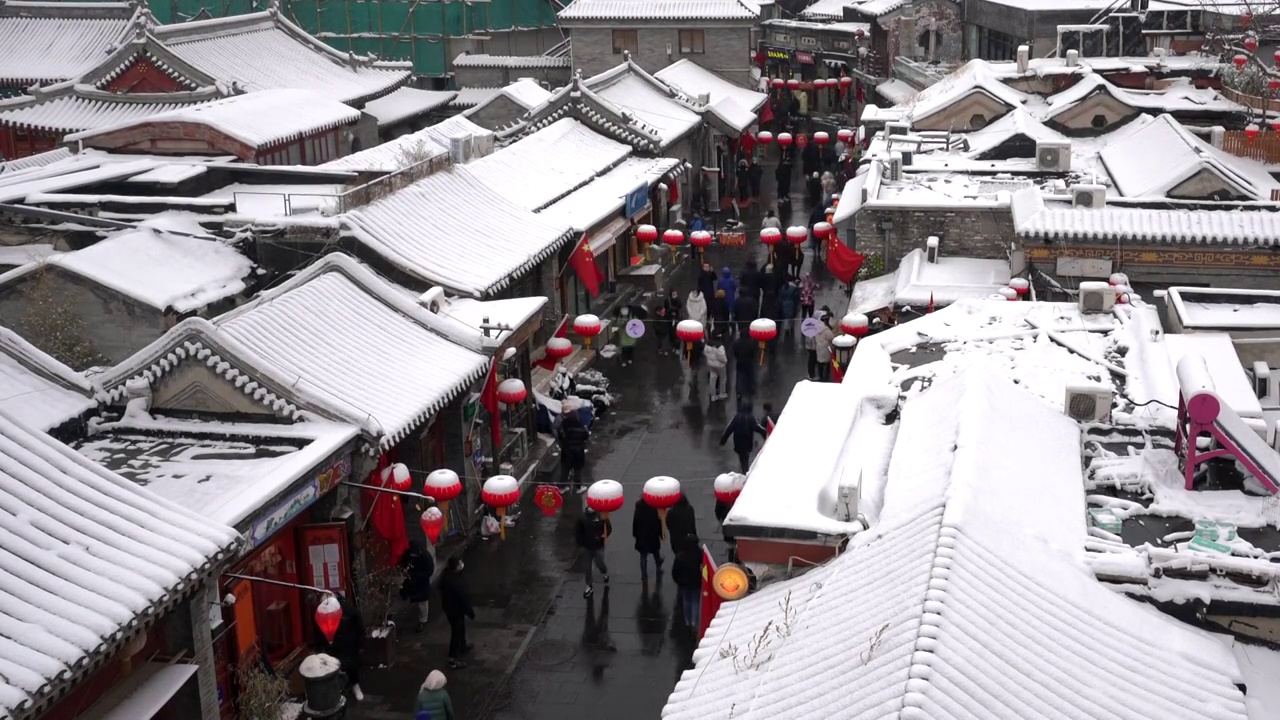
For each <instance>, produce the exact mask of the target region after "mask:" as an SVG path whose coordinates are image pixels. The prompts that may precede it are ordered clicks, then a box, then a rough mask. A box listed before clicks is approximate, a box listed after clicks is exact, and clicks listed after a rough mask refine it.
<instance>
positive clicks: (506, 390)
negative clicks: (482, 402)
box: [498, 378, 529, 405]
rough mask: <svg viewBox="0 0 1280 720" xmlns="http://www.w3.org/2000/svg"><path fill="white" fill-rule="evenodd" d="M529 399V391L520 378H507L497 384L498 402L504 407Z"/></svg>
mask: <svg viewBox="0 0 1280 720" xmlns="http://www.w3.org/2000/svg"><path fill="white" fill-rule="evenodd" d="M527 397H529V391H528V390H526V389H525V387H524V381H523V380H521V379H520V378H507V379H506V380H503V381H502V382H500V383H498V402H500V403H502V404H504V405H516V404H518V403H522V402H524V399H525V398H527Z"/></svg>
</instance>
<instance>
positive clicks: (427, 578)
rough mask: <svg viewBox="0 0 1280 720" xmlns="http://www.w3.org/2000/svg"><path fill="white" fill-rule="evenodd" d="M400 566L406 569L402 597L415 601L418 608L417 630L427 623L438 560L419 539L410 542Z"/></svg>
mask: <svg viewBox="0 0 1280 720" xmlns="http://www.w3.org/2000/svg"><path fill="white" fill-rule="evenodd" d="M400 567H401V568H403V569H404V570H405V576H404V584H403V585H401V586H400V597H401V598H403V599H404V600H407V601H409V602H411V603H413V604H414V605H415V606H417V608H418V625H417V628H416V631H417V632H422V626H423V625H426V624H427V613H428V610H429V607H430V603H429V602H428V601H429V600H430V599H431V576H432V575H434V574H435V571H436V561H435V559H434V558H432V557H431V553H429V552H427V549H426V547H424V546H423V545H422V543H421V542H420V541H418V540H414V541H412V542H410V543H409V549H408V550H405V551H404V555H402V556H401V557H400Z"/></svg>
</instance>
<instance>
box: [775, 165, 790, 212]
mask: <svg viewBox="0 0 1280 720" xmlns="http://www.w3.org/2000/svg"><path fill="white" fill-rule="evenodd" d="M792 169H793V168H792V167H791V163H789V162H787V161H785V160H784V161H782V162H780V163H778V169H776V170H774V171H773V179H774V180H777V181H778V212H779V217H784V218H785V217H786V215H781V212H782V200H783V198H786V197H787V196H789V195H790V194H791V173H792ZM787 204H788V205H790V201H788V203H787Z"/></svg>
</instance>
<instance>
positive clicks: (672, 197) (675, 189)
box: [667, 180, 680, 205]
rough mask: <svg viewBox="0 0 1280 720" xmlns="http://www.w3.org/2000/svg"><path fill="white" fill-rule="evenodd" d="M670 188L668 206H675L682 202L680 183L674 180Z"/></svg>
mask: <svg viewBox="0 0 1280 720" xmlns="http://www.w3.org/2000/svg"><path fill="white" fill-rule="evenodd" d="M668 187H669V192H668V193H667V204H668V205H675V204H676V203H678V202H680V181H678V180H672V181H671V184H670V185H669V186H668Z"/></svg>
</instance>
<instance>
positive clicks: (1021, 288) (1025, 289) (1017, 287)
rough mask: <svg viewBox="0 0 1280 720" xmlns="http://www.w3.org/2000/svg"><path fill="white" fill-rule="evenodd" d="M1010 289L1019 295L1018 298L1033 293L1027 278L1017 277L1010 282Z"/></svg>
mask: <svg viewBox="0 0 1280 720" xmlns="http://www.w3.org/2000/svg"><path fill="white" fill-rule="evenodd" d="M1009 287H1011V288H1013V291H1014V292H1016V293H1018V297H1020V298H1023V297H1026V296H1027V295H1028V294H1030V293H1031V281H1030V280H1028V279H1026V278H1020V277H1016V278H1014V279H1012V280H1010V281H1009Z"/></svg>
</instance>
